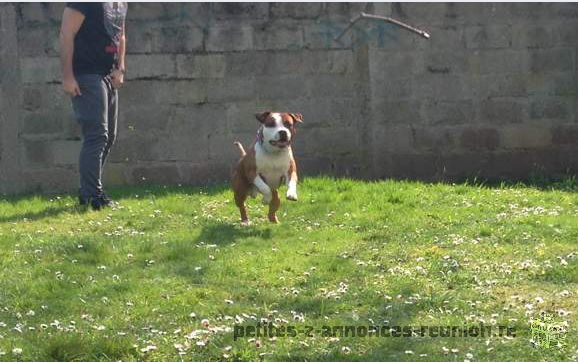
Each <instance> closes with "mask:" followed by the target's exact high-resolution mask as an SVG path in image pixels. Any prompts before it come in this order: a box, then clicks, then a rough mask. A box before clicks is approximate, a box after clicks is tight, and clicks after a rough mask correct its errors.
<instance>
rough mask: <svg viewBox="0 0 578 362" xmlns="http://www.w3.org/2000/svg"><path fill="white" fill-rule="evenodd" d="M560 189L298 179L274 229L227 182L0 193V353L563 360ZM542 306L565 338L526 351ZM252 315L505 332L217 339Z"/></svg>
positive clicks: (572, 333) (570, 317) (76, 357)
mask: <svg viewBox="0 0 578 362" xmlns="http://www.w3.org/2000/svg"><path fill="white" fill-rule="evenodd" d="M577 190H578V187H577V185H576V183H575V182H573V181H572V180H570V181H566V182H563V183H558V184H551V185H550V186H547V187H536V186H524V185H513V186H504V185H502V186H491V187H490V186H483V185H477V184H474V185H466V184H464V185H447V184H427V183H419V182H406V181H384V182H373V183H366V182H361V181H351V180H333V179H327V178H308V179H306V180H304V182H303V183H302V184H300V188H299V195H300V200H299V201H298V202H296V203H290V202H288V201H285V200H283V204H282V206H281V210H280V213H279V218H280V220H281V224H280V225H270V224H269V223H268V222H266V221H265V220H266V210H265V208H264V207H263V206H262V205H261V204H260V200H249V207H250V209H249V212H250V217H251V218H252V221H253V225H252V226H249V227H242V226H240V225H239V221H238V210H237V208H236V207H235V205H234V202H233V201H232V193H231V191H230V190H229V188H228V186H227V185H214V186H210V187H203V188H188V187H167V188H165V187H138V188H117V189H113V190H111V196H112V197H113V198H114V199H116V200H118V201H119V202H120V205H121V206H120V207H119V208H118V209H114V210H111V209H109V210H106V211H100V212H93V211H86V210H85V209H84V208H82V207H79V206H77V205H76V199H75V197H72V196H60V197H56V196H9V197H3V198H0V268H1V269H0V361H3V360H8V361H10V360H22V361H52V360H56V361H91V360H101V361H119V360H122V361H139V360H144V361H180V360H184V361H190V360H198V361H209V360H215V361H217V360H222V359H225V358H227V356H228V359H229V360H243V361H255V360H259V359H263V360H267V361H268V360H271V361H286V360H294V361H303V360H308V361H341V360H343V361H376V360H407V361H414V360H433V361H464V360H471V361H490V360H491V361H496V360H500V361H530V360H546V361H549V360H569V359H572V358H574V359H577V358H578V351H577V342H578V335H577V333H576V332H577V328H576V326H577V322H578V318H577V316H576V312H577V302H576V301H577V300H578V298H577V297H578V258H577V253H578V192H577ZM542 310H547V311H550V312H552V313H554V314H555V320H556V321H559V322H567V323H568V333H567V345H568V347H567V348H566V349H565V350H563V351H561V352H560V351H559V350H558V349H557V348H550V349H536V348H532V347H531V345H530V341H529V340H530V337H531V331H530V319H531V318H532V317H535V318H537V317H538V316H539V314H540V311H542ZM261 320H262V321H263V322H268V321H273V322H274V323H276V325H278V326H282V325H284V326H290V325H292V326H296V327H297V328H299V329H305V326H313V327H314V328H315V329H321V327H322V326H324V325H328V326H336V325H353V326H370V325H377V326H383V325H388V326H422V325H431V326H464V325H467V326H475V325H479V324H480V323H484V324H485V325H490V326H494V328H495V329H494V330H493V331H496V332H497V329H498V325H503V326H510V327H515V328H516V332H515V335H516V336H515V337H507V336H505V335H504V336H502V337H492V338H488V336H487V335H486V336H485V337H484V338H482V337H466V338H465V337H461V338H459V337H455V338H451V337H430V336H428V334H427V332H426V335H425V336H424V337H421V336H413V337H397V338H396V337H381V336H380V337H356V338H352V337H341V338H330V337H328V336H322V335H321V334H317V333H313V336H312V337H310V336H305V335H303V334H299V335H298V336H296V337H294V338H276V339H270V338H268V337H265V338H263V337H261V338H258V339H252V338H239V339H237V341H234V340H233V330H232V328H233V326H234V325H235V324H239V325H245V326H249V325H256V323H257V322H258V321H261ZM207 323H208V327H207V326H206V325H207ZM20 349H21V351H20ZM224 355H226V356H224Z"/></svg>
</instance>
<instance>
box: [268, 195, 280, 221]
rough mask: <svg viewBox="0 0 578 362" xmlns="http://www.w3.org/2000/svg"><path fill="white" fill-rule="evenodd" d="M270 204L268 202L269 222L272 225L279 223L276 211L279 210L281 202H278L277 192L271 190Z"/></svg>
mask: <svg viewBox="0 0 578 362" xmlns="http://www.w3.org/2000/svg"><path fill="white" fill-rule="evenodd" d="M271 194H272V195H271V196H272V197H271V202H269V221H271V222H272V223H274V224H277V223H278V222H279V219H277V215H276V213H277V210H279V206H281V200H279V193H278V192H277V190H271Z"/></svg>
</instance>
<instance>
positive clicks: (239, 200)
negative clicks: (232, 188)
mask: <svg viewBox="0 0 578 362" xmlns="http://www.w3.org/2000/svg"><path fill="white" fill-rule="evenodd" d="M246 199H247V193H246V192H241V193H238V192H235V203H236V204H237V207H238V208H239V212H240V213H241V224H243V225H244V226H247V225H249V216H248V215H247V208H246V207H245V200H246Z"/></svg>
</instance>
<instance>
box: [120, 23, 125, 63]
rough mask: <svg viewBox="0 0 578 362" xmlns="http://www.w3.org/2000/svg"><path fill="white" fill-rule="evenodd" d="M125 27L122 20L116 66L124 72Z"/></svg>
mask: <svg viewBox="0 0 578 362" xmlns="http://www.w3.org/2000/svg"><path fill="white" fill-rule="evenodd" d="M125 29H126V28H125V27H124V22H123V23H122V35H121V36H120V44H119V47H118V67H119V68H120V70H122V71H123V72H124V55H125V53H126V30H125Z"/></svg>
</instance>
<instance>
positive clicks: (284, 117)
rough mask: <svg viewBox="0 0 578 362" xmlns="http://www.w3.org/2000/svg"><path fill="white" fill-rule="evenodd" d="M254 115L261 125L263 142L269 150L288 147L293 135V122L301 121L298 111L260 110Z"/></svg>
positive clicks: (301, 117)
mask: <svg viewBox="0 0 578 362" xmlns="http://www.w3.org/2000/svg"><path fill="white" fill-rule="evenodd" d="M255 117H257V120H258V121H259V122H260V123H261V124H262V125H263V126H262V127H261V132H262V134H263V144H264V145H265V146H266V148H267V149H269V150H271V151H275V150H282V149H284V148H287V147H289V146H290V145H291V141H292V140H293V138H294V137H295V132H296V131H295V124H296V123H301V122H303V116H302V115H300V114H298V113H280V112H261V113H257V114H255Z"/></svg>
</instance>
